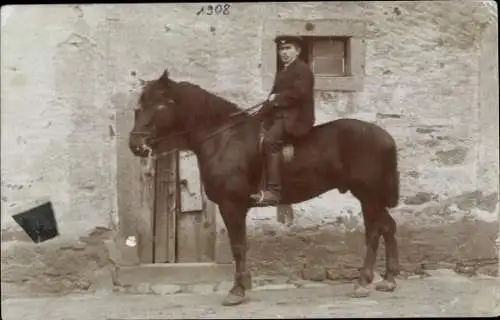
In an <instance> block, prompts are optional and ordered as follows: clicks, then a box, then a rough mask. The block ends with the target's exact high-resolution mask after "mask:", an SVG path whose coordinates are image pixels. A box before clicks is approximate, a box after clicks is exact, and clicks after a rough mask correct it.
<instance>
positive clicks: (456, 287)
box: [2, 270, 500, 320]
mask: <svg viewBox="0 0 500 320" xmlns="http://www.w3.org/2000/svg"><path fill="white" fill-rule="evenodd" d="M499 284H500V283H499V282H498V279H491V278H489V279H488V278H484V277H483V278H478V277H465V276H461V275H458V274H456V273H454V272H453V271H450V270H434V271H431V275H430V276H429V277H426V278H423V279H420V278H413V279H409V280H401V281H400V284H399V287H398V289H397V290H396V291H395V292H393V293H384V292H376V291H374V292H372V294H371V295H370V296H369V297H367V298H361V299H355V298H351V297H349V293H350V292H351V289H352V286H351V285H347V284H336V285H324V286H321V287H315V288H300V289H287V290H262V291H253V292H250V293H249V295H248V299H247V301H246V302H245V303H244V304H242V305H239V306H235V307H223V306H221V300H222V298H223V295H224V294H225V293H226V292H225V291H222V292H218V293H210V294H204V295H201V294H175V295H166V296H161V295H133V294H117V293H96V294H79V295H75V294H73V295H67V296H64V297H43V298H7V299H2V300H3V301H2V319H7V320H16V319H22V320H34V319H53V320H62V319H64V320H71V319H78V320H85V319H89V320H90V319H91V320H95V319H109V320H132V319H134V320H139V319H196V318H197V319H204V318H205V319H208V318H210V319H214V318H226V319H238V318H245V319H250V318H261V319H262V318H268V319H270V318H278V319H279V318H281V319H283V318H347V317H380V318H382V317H437V316H441V317H457V316H458V317H460V316H462V317H463V316H492V315H499V314H500V305H499V301H500V285H499Z"/></svg>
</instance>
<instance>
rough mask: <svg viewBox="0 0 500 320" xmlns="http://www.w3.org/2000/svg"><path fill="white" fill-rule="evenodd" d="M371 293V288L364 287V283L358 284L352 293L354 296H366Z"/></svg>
mask: <svg viewBox="0 0 500 320" xmlns="http://www.w3.org/2000/svg"><path fill="white" fill-rule="evenodd" d="M369 295H370V289H368V288H367V287H363V286H362V285H359V284H356V285H355V286H354V290H353V292H352V293H351V297H353V298H366V297H368V296H369Z"/></svg>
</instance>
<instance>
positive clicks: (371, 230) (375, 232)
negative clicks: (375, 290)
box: [353, 201, 381, 298]
mask: <svg viewBox="0 0 500 320" xmlns="http://www.w3.org/2000/svg"><path fill="white" fill-rule="evenodd" d="M361 206H362V210H363V218H364V224H365V243H366V256H365V260H364V263H363V267H362V268H361V270H360V279H359V283H358V284H357V285H356V286H355V289H354V293H353V296H354V297H357V298H361V297H366V296H368V295H369V294H370V290H369V289H368V288H367V286H368V285H369V284H370V283H372V281H373V278H374V271H373V269H374V267H375V261H376V259H377V250H378V245H379V239H380V236H381V228H380V225H379V223H378V222H379V221H378V220H379V217H378V214H379V213H378V212H377V211H378V210H377V209H378V208H377V206H375V205H374V204H373V203H369V202H363V201H362V202H361Z"/></svg>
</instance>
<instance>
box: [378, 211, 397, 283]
mask: <svg viewBox="0 0 500 320" xmlns="http://www.w3.org/2000/svg"><path fill="white" fill-rule="evenodd" d="M382 214H383V216H382V217H381V222H382V236H383V237H384V243H385V274H384V280H382V281H381V282H379V283H377V285H376V286H375V289H376V290H379V291H388V292H391V291H394V290H395V289H396V276H397V275H398V274H399V254H398V244H397V241H396V221H394V219H393V218H392V217H391V215H390V214H389V212H388V211H387V209H385V208H384V209H383V213H382Z"/></svg>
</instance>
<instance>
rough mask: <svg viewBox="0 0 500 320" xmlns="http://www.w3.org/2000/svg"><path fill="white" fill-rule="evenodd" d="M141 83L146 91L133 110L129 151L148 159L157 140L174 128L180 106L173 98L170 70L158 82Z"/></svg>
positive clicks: (143, 91) (142, 93)
mask: <svg viewBox="0 0 500 320" xmlns="http://www.w3.org/2000/svg"><path fill="white" fill-rule="evenodd" d="M141 82H142V85H143V88H142V92H141V94H140V97H139V101H138V102H139V105H138V108H136V109H135V110H134V127H133V128H132V131H131V132H130V136H129V147H130V150H131V151H132V153H133V154H134V155H136V156H139V157H145V156H147V155H148V150H150V149H151V150H154V149H155V147H156V144H155V140H156V139H157V138H159V137H161V136H163V135H165V134H166V133H168V131H171V130H172V128H173V127H174V124H175V111H176V105H177V104H176V102H175V101H174V100H173V99H172V96H171V88H170V86H171V85H172V81H171V80H170V79H169V78H168V71H167V70H165V71H164V73H163V74H162V76H161V77H160V78H159V79H156V80H152V81H141Z"/></svg>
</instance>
